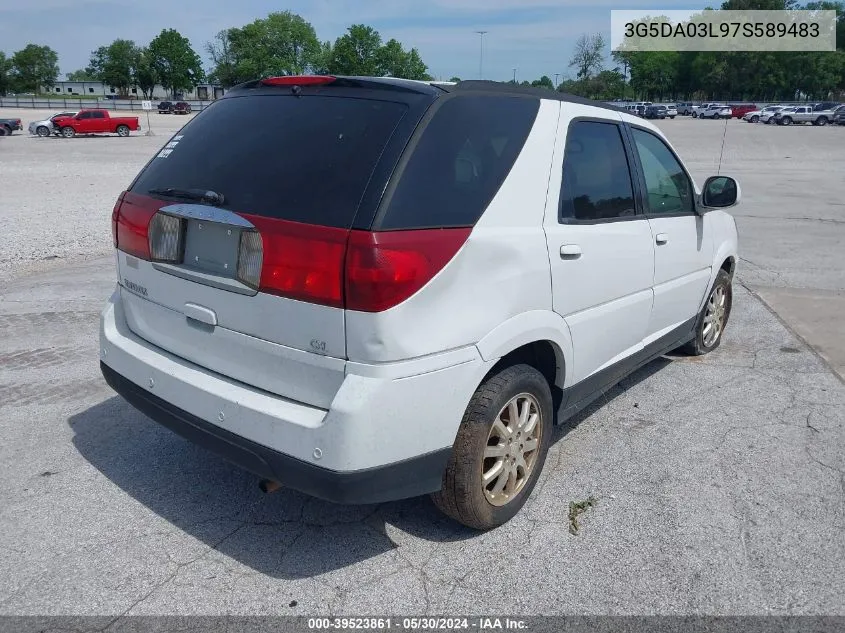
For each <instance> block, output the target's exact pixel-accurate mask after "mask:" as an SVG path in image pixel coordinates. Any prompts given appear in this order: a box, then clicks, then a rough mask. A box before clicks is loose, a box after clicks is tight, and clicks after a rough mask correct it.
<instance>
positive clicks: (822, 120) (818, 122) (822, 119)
mask: <svg viewBox="0 0 845 633" xmlns="http://www.w3.org/2000/svg"><path fill="white" fill-rule="evenodd" d="M816 125H821V126H822V127H824V126H825V125H827V117H823V116H820V117H819V118H818V119H816Z"/></svg>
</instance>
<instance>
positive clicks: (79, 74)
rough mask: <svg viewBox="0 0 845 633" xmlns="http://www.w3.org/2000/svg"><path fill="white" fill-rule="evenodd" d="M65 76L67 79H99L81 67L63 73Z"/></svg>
mask: <svg viewBox="0 0 845 633" xmlns="http://www.w3.org/2000/svg"><path fill="white" fill-rule="evenodd" d="M65 77H66V78H67V80H68V81H99V79H97V78H96V77H95V76H94V75H92V74H91V73H89V72H88V71H87V70H85V69H82V68H80V69H79V70H74V71H73V72H70V73H65Z"/></svg>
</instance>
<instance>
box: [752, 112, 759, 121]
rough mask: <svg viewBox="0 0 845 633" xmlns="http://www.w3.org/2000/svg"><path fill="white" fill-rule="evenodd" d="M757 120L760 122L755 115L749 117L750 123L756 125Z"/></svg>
mask: <svg viewBox="0 0 845 633" xmlns="http://www.w3.org/2000/svg"><path fill="white" fill-rule="evenodd" d="M759 120H760V117H758V116H757V115H756V114H755V115H754V116H753V117H751V122H752V123H757V122H758V121H759Z"/></svg>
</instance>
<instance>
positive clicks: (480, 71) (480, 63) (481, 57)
mask: <svg viewBox="0 0 845 633" xmlns="http://www.w3.org/2000/svg"><path fill="white" fill-rule="evenodd" d="M476 33H478V34H479V35H480V36H481V38H480V39H481V52H480V55H479V58H478V78H479V79H484V36H485V35H486V34H487V33H489V31H476Z"/></svg>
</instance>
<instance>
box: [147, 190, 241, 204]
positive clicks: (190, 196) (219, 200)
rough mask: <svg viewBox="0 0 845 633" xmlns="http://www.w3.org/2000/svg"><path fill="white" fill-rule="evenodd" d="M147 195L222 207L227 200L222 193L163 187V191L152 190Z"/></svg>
mask: <svg viewBox="0 0 845 633" xmlns="http://www.w3.org/2000/svg"><path fill="white" fill-rule="evenodd" d="M147 193H151V194H153V195H156V196H167V197H168V198H181V199H183V200H196V201H198V202H207V203H208V204H211V205H221V204H223V202H224V200H225V197H224V196H223V194H222V193H217V192H216V191H210V190H205V189H177V188H175V187H162V188H161V189H150V190H149V191H148V192H147Z"/></svg>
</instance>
